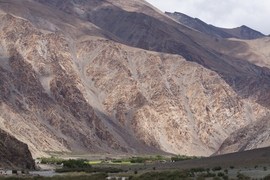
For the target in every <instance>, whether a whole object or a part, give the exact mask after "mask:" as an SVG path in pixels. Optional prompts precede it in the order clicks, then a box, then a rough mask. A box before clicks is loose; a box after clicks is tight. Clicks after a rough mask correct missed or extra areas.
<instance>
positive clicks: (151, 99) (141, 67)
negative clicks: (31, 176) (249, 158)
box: [0, 0, 270, 157]
mask: <svg viewBox="0 0 270 180" xmlns="http://www.w3.org/2000/svg"><path fill="white" fill-rule="evenodd" d="M0 29H1V33H0V46H1V48H0V84H1V86H0V88H1V89H0V90H1V91H0V99H1V101H0V112H1V113H0V128H1V129H4V130H5V131H7V132H9V133H10V134H12V135H13V136H14V137H16V138H17V139H19V140H20V141H22V142H25V143H27V144H28V146H29V149H30V151H31V153H32V155H33V156H34V157H39V156H44V155H46V154H45V153H44V151H77V152H78V151H80V152H81V151H88V152H110V153H117V152H124V153H175V154H186V155H204V156H208V155H211V154H213V153H215V152H216V151H217V150H218V149H219V148H220V146H221V144H222V142H223V141H224V140H225V139H226V138H228V137H229V136H230V134H232V133H234V132H236V131H237V130H240V129H241V128H245V127H249V125H250V124H252V123H254V122H257V121H258V120H259V119H261V118H263V117H265V116H266V115H267V113H268V112H269V108H270V106H269V105H270V104H269V102H270V101H269V98H270V94H269V93H268V92H269V89H270V84H269V75H270V71H269V68H270V67H269V66H268V62H269V61H268V60H269V56H266V55H267V54H268V53H269V51H268V49H269V48H268V47H269V46H270V44H269V38H263V40H257V41H255V40H254V41H252V42H249V41H244V40H229V39H222V38H212V37H209V36H207V35H204V34H202V33H199V32H198V31H195V30H192V29H190V28H188V27H186V26H184V25H182V24H180V23H177V22H176V21H175V20H173V19H171V18H169V17H167V16H166V15H164V14H163V13H162V12H159V11H158V10H156V9H155V8H154V7H152V6H151V5H150V4H148V3H146V2H145V1H142V0H136V1H122V0H107V1H96V0H79V1H77V0H76V1H75V0H65V1H64V0H36V1H34V0H29V1H24V2H22V1H17V0H0ZM262 45H263V46H264V48H259V49H260V50H258V51H256V50H254V47H259V46H262ZM261 57H263V58H261ZM265 141H268V142H269V140H268V139H265ZM256 147H261V142H260V141H254V142H253V148H256Z"/></svg>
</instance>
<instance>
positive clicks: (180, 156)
mask: <svg viewBox="0 0 270 180" xmlns="http://www.w3.org/2000/svg"><path fill="white" fill-rule="evenodd" d="M198 158H203V157H197V156H186V155H177V156H173V157H171V160H172V161H175V162H176V161H185V160H191V159H198Z"/></svg>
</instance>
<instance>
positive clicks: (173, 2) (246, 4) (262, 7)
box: [146, 0, 270, 35]
mask: <svg viewBox="0 0 270 180" xmlns="http://www.w3.org/2000/svg"><path fill="white" fill-rule="evenodd" d="M146 1H147V2H149V3H150V4H152V5H154V6H155V7H157V8H158V9H160V10H161V11H163V12H165V11H168V12H175V11H177V12H181V13H184V14H186V15H188V16H191V17H197V18H199V19H201V20H202V21H204V22H206V23H208V24H213V25H215V26H218V27H224V28H232V27H239V26H241V25H246V26H248V27H250V28H252V29H255V30H257V31H260V32H262V33H263V34H266V35H269V34H270V0H146Z"/></svg>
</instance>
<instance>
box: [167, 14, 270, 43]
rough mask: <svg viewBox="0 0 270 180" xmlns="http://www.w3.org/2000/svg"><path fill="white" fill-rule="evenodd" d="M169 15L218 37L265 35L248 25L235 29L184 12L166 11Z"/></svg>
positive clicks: (252, 37) (255, 36) (245, 37)
mask: <svg viewBox="0 0 270 180" xmlns="http://www.w3.org/2000/svg"><path fill="white" fill-rule="evenodd" d="M165 14H167V15H168V16H170V17H172V18H173V19H175V20H177V21H179V22H180V23H181V24H184V25H186V26H188V27H190V28H192V29H195V30H197V31H199V32H202V33H204V34H206V35H209V36H211V37H216V38H239V39H257V38H262V37H265V35H264V34H262V33H260V32H258V31H256V30H253V29H251V28H249V27H247V26H244V25H243V26H241V27H237V28H233V29H225V28H219V27H215V26H213V25H209V24H206V23H205V22H203V21H202V20H200V19H198V18H192V17H190V16H187V15H185V14H183V13H179V12H174V13H170V12H165Z"/></svg>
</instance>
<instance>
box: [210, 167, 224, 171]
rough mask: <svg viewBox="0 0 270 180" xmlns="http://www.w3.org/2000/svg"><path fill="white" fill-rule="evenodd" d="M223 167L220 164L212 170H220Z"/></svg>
mask: <svg viewBox="0 0 270 180" xmlns="http://www.w3.org/2000/svg"><path fill="white" fill-rule="evenodd" d="M221 169H222V167H220V166H216V167H213V168H212V171H220V170H221Z"/></svg>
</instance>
